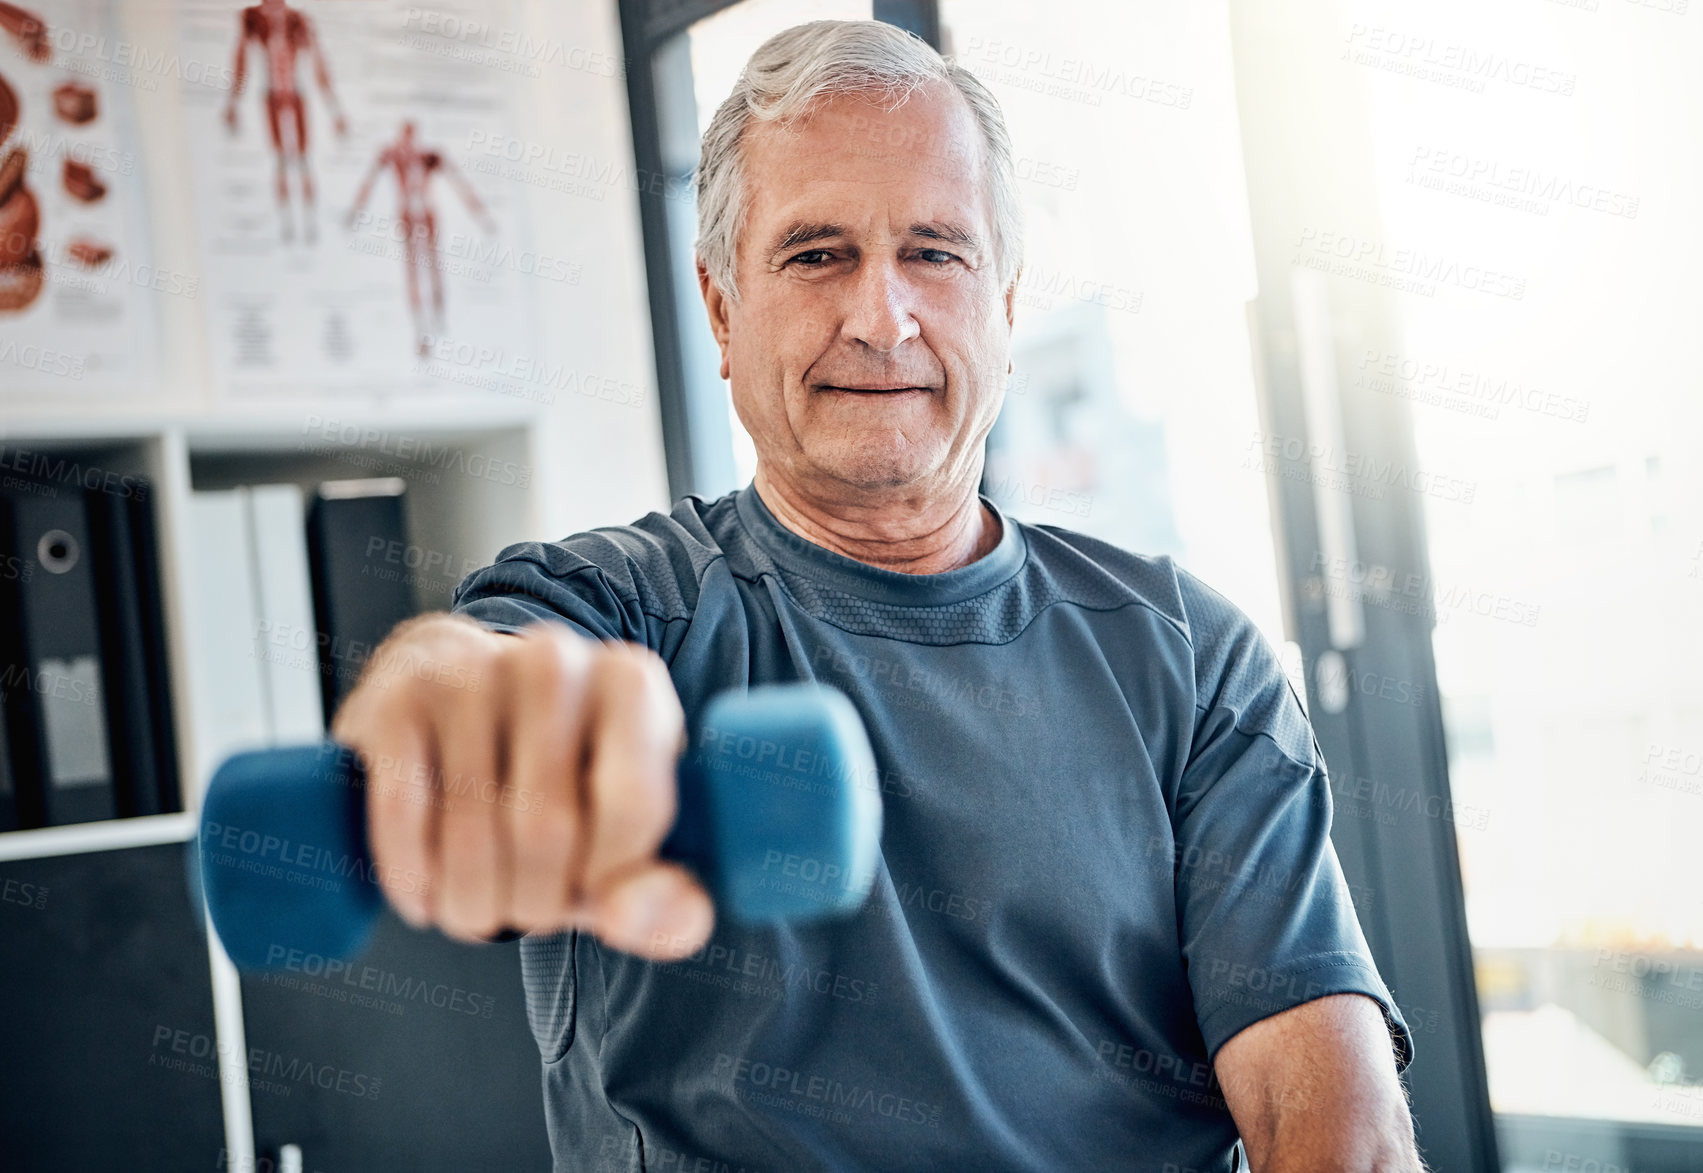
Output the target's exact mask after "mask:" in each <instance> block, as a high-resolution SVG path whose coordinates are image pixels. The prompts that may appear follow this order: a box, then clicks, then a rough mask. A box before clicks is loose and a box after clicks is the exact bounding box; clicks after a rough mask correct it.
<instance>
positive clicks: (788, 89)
mask: <svg viewBox="0 0 1703 1173" xmlns="http://www.w3.org/2000/svg"><path fill="white" fill-rule="evenodd" d="M933 82H944V83H946V84H948V85H950V86H952V87H953V88H954V89H955V90H957V92H958V93H959V94H961V95H963V98H964V100H965V101H966V102H967V103H969V106H970V112H971V113H972V114H974V115H975V119H976V123H977V125H978V126H979V127H980V129H981V132H982V141H983V144H984V146H985V147H986V151H985V153H984V155H983V158H984V160H985V162H986V166H987V174H988V187H989V191H988V195H989V203H990V204H991V206H992V210H993V221H994V223H993V232H994V240H993V247H994V257H995V267H996V272H997V273H998V275H999V284H1000V288H1001V289H1002V290H1004V289H1009V288H1010V287H1011V283H1012V282H1013V281H1015V280H1016V279H1017V274H1018V272H1019V271H1020V270H1021V269H1022V267H1023V218H1022V211H1021V207H1020V205H1019V202H1018V196H1017V171H1016V164H1015V162H1014V161H1013V159H1012V152H1011V135H1010V134H1009V133H1008V132H1007V130H1006V128H1005V116H1004V114H1002V113H1001V112H1000V109H999V102H998V100H997V99H995V98H994V96H993V94H992V93H991V92H989V90H988V88H987V87H986V86H985V85H983V84H982V83H981V81H980V79H978V78H977V77H976V76H975V75H974V74H973V73H971V72H970V71H969V70H968V69H965V68H964V67H963V66H961V65H959V64H958V63H957V62H955V61H951V60H948V59H946V58H944V57H942V56H941V55H940V54H939V53H937V52H935V51H934V49H933V47H931V46H930V45H929V44H928V43H927V42H925V41H924V40H922V39H921V38H920V37H917V36H913V35H912V34H910V33H908V32H905V31H904V30H902V29H898V28H895V27H894V26H892V25H890V24H885V23H883V22H881V21H876V20H816V21H811V22H810V23H808V24H801V25H795V26H794V27H792V28H789V29H784V30H782V31H781V32H778V33H776V34H775V35H774V36H772V37H770V38H769V39H768V40H766V41H764V42H763V43H762V44H761V45H760V46H758V48H757V51H756V52H755V53H753V54H751V59H750V60H749V61H747V62H746V63H745V68H744V70H743V71H741V73H740V75H739V80H738V81H737V82H735V83H734V86H733V92H732V93H730V94H729V95H728V96H727V100H726V101H724V102H722V104H721V105H720V106H719V107H717V108H716V112H715V117H714V118H712V119H711V120H710V125H709V129H707V130H706V131H704V141H703V147H702V152H701V154H700V155H699V158H698V171H697V182H696V189H697V195H698V244H697V252H698V260H699V262H700V263H701V264H702V265H703V266H704V269H705V271H706V272H708V273H709V275H710V279H711V280H713V281H714V282H715V283H716V285H717V286H719V287H720V288H721V290H722V292H723V293H725V294H726V295H727V296H728V297H731V298H734V299H735V300H737V299H738V296H739V289H738V285H737V283H736V282H735V280H734V259H735V244H736V241H737V239H738V236H739V232H740V230H741V229H742V228H743V227H744V225H745V214H746V210H747V204H748V201H747V198H746V196H747V193H746V191H745V174H744V165H743V161H742V159H741V158H740V151H739V145H740V140H741V138H742V137H743V136H744V134H745V130H746V127H748V126H749V125H750V124H751V123H752V122H753V121H759V122H777V121H791V120H793V119H796V118H800V117H803V116H804V115H806V114H808V113H809V112H810V110H811V109H812V108H813V107H814V106H815V104H816V103H817V102H819V101H822V100H824V99H827V98H833V97H838V96H840V95H842V94H862V95H869V96H871V97H874V98H878V99H880V100H881V101H883V102H884V103H886V108H887V109H895V108H897V107H898V106H899V105H901V104H902V103H903V102H904V101H905V100H906V99H907V98H908V97H910V95H911V94H912V93H913V92H914V91H915V90H917V89H918V88H920V87H922V86H925V85H928V84H930V83H933Z"/></svg>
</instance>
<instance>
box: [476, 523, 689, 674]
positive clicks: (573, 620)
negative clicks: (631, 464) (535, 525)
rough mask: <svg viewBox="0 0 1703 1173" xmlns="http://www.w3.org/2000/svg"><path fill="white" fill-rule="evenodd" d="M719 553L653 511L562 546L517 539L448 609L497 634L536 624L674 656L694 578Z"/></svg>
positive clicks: (565, 540) (568, 540)
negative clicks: (630, 522)
mask: <svg viewBox="0 0 1703 1173" xmlns="http://www.w3.org/2000/svg"><path fill="white" fill-rule="evenodd" d="M718 557H719V551H717V550H715V549H713V548H712V547H710V546H709V545H708V544H707V543H706V542H705V541H704V540H703V539H702V537H701V536H698V535H694V534H692V533H690V532H689V531H687V530H686V529H685V528H684V527H683V526H682V525H681V524H680V523H679V522H678V521H677V520H676V519H674V518H671V517H664V516H663V515H661V514H651V515H649V516H647V517H645V518H643V519H641V520H640V521H638V522H637V523H635V524H633V525H630V526H607V527H604V528H602V529H596V530H589V531H587V532H585V533H580V534H575V535H573V536H572V537H568V538H563V539H562V540H561V541H558V542H521V543H519V544H517V545H513V546H509V547H507V548H506V549H504V550H502V551H501V552H500V553H499V554H498V555H497V560H496V561H495V562H494V563H492V564H491V565H490V566H487V567H485V568H484V569H482V570H476V571H474V572H473V573H472V574H470V575H468V576H467V577H466V578H465V579H463V580H462V582H461V585H460V586H458V587H457V588H456V591H455V598H454V600H453V601H452V602H451V604H450V609H451V610H452V611H454V612H456V613H457V614H461V615H466V616H467V617H468V618H470V619H475V620H477V621H479V622H480V623H483V624H484V625H485V626H487V627H490V628H493V629H494V630H498V631H518V630H519V629H520V628H522V627H525V626H527V625H528V624H531V623H537V622H538V621H539V620H552V621H556V622H562V623H567V624H568V625H570V626H571V627H574V628H575V629H577V630H578V631H580V632H581V633H582V634H584V635H586V636H588V637H590V638H592V639H599V640H626V641H627V642H629V643H636V644H644V645H645V646H646V647H648V648H650V649H651V650H652V651H654V652H657V653H659V654H661V655H662V656H663V658H664V659H668V658H670V655H671V652H672V649H673V647H674V646H675V645H677V644H678V642H679V640H680V639H681V638H682V636H683V635H684V632H685V630H686V628H687V627H688V626H689V625H690V623H691V619H692V615H693V611H694V608H695V607H696V605H697V600H698V593H699V582H700V581H701V579H702V577H703V575H704V573H705V571H706V569H707V568H708V567H709V566H710V565H712V564H713V563H714V562H715V560H716V559H717V558H718Z"/></svg>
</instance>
